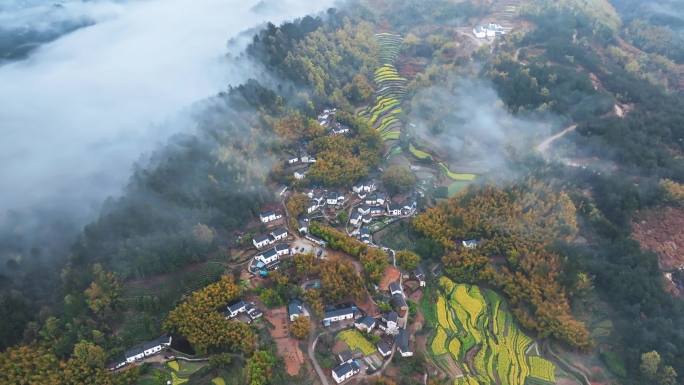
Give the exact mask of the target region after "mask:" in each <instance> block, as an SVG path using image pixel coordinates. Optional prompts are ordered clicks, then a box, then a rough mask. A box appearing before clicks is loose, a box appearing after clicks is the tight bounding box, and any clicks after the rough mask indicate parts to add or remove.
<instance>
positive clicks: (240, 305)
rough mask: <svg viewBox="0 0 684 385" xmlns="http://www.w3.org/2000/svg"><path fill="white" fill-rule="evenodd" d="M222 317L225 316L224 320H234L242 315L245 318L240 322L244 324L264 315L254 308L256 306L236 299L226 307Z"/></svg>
mask: <svg viewBox="0 0 684 385" xmlns="http://www.w3.org/2000/svg"><path fill="white" fill-rule="evenodd" d="M224 315H225V316H226V319H235V318H238V317H240V316H241V315H244V316H245V317H244V318H242V319H241V320H242V321H244V322H246V323H251V322H252V321H254V320H256V319H257V318H260V317H261V316H263V315H264V314H263V313H262V312H261V310H259V309H258V308H257V307H256V305H254V303H253V302H245V301H244V300H242V299H238V300H237V301H234V302H233V303H231V304H229V305H228V306H227V307H226V311H225V312H224Z"/></svg>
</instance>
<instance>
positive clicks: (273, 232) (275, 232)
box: [271, 228, 287, 237]
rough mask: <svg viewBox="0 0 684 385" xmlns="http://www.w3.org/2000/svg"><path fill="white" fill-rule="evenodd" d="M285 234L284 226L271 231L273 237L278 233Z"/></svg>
mask: <svg viewBox="0 0 684 385" xmlns="http://www.w3.org/2000/svg"><path fill="white" fill-rule="evenodd" d="M286 234H287V229H284V228H279V229H275V230H273V231H272V232H271V235H273V236H274V237H277V236H279V235H286Z"/></svg>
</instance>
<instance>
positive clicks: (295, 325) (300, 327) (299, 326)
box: [290, 316, 311, 340]
mask: <svg viewBox="0 0 684 385" xmlns="http://www.w3.org/2000/svg"><path fill="white" fill-rule="evenodd" d="M310 332H311V321H309V317H304V316H301V317H297V318H295V320H294V321H293V322H292V323H291V324H290V334H292V335H293V336H294V337H295V338H297V339H300V340H303V339H304V338H306V337H308V336H309V333H310Z"/></svg>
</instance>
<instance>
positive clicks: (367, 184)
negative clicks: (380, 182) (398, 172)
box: [352, 180, 377, 194]
mask: <svg viewBox="0 0 684 385" xmlns="http://www.w3.org/2000/svg"><path fill="white" fill-rule="evenodd" d="M376 189H377V187H376V185H375V182H374V181H372V180H371V181H364V182H361V183H359V184H357V185H356V186H354V187H352V191H354V192H355V193H357V194H358V193H360V192H366V193H371V192H373V191H375V190H376Z"/></svg>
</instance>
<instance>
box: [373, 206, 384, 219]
mask: <svg viewBox="0 0 684 385" xmlns="http://www.w3.org/2000/svg"><path fill="white" fill-rule="evenodd" d="M370 215H371V216H373V217H379V216H381V215H385V208H384V207H382V206H374V207H371V208H370Z"/></svg>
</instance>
